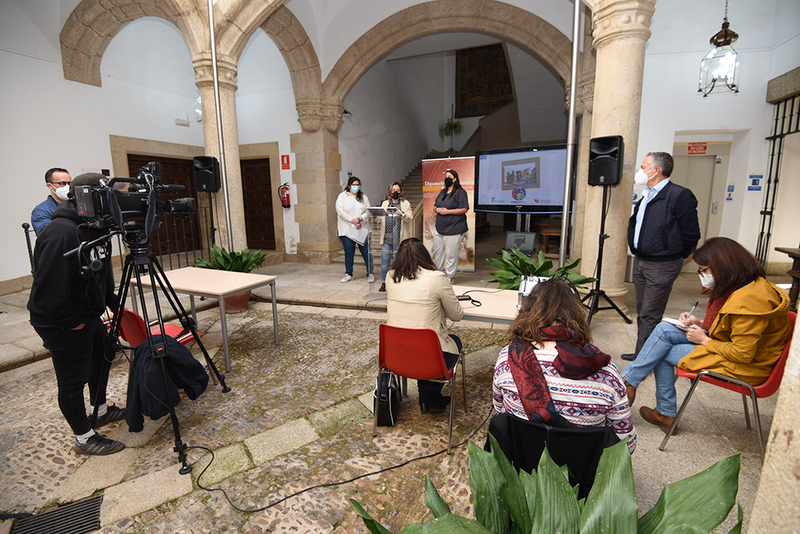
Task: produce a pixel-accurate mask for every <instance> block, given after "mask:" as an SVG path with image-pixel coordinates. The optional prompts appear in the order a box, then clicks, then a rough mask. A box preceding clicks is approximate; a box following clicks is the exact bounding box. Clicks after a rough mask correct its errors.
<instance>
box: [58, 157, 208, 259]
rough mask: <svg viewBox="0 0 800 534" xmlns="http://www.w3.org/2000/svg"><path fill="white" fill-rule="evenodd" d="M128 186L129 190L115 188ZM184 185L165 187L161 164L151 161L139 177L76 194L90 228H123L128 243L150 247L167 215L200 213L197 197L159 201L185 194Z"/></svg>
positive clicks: (85, 188) (83, 188)
mask: <svg viewBox="0 0 800 534" xmlns="http://www.w3.org/2000/svg"><path fill="white" fill-rule="evenodd" d="M119 183H128V184H129V185H128V187H127V191H120V190H118V189H115V188H114V185H115V184H119ZM184 191H186V188H185V187H184V186H182V185H175V184H163V183H162V177H161V163H159V162H157V161H151V162H150V163H148V164H147V165H145V166H144V167H142V168H141V169H140V170H139V174H138V176H137V177H136V178H112V179H111V180H109V181H108V182H105V183H104V182H102V181H101V183H100V185H97V186H89V185H82V186H77V187H75V189H74V191H73V195H74V197H75V203H76V205H77V208H78V213H79V214H80V215H81V216H83V217H86V218H87V219H88V220H89V225H90V226H92V227H94V228H101V229H107V228H108V229H119V230H120V231H121V233H122V238H123V239H124V240H125V242H126V243H128V244H134V245H146V244H147V243H148V242H149V240H150V234H151V233H152V230H153V228H154V227H155V225H156V223H157V222H158V221H159V220H160V219H161V218H162V217H163V216H164V215H172V216H174V217H179V218H180V217H189V215H190V214H192V213H195V212H197V203H196V201H195V199H194V198H191V197H186V198H178V199H174V200H159V199H158V195H159V194H168V193H182V192H184Z"/></svg>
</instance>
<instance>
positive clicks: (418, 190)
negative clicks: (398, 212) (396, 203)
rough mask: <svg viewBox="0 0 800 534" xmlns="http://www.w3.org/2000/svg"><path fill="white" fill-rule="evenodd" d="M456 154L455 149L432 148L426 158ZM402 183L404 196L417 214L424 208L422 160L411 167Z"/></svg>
mask: <svg viewBox="0 0 800 534" xmlns="http://www.w3.org/2000/svg"><path fill="white" fill-rule="evenodd" d="M456 155H458V153H457V152H455V151H452V152H439V151H438V150H431V151H430V152H428V154H427V155H426V156H425V158H424V159H435V158H447V157H454V156H456ZM400 184H401V187H402V188H403V196H404V197H405V198H406V200H408V201H409V202H410V203H411V209H413V210H414V213H415V214H416V213H417V211H418V210H420V209H422V161H420V162H419V163H418V164H417V166H416V167H414V168H413V169H411V172H409V173H408V174H406V176H405V178H403V179H402V180H401V181H400Z"/></svg>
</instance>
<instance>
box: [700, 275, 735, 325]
mask: <svg viewBox="0 0 800 534" xmlns="http://www.w3.org/2000/svg"><path fill="white" fill-rule="evenodd" d="M740 287H743V286H740ZM737 289H739V287H734V288H733V289H731V290H730V291H728V292H727V293H725V294H724V295H722V296H721V297H720V298H718V299H711V300H709V301H708V306H706V316H705V318H704V319H703V330H705V331H706V332H710V331H711V325H713V324H714V321H715V320H716V318H717V315H719V312H720V310H722V307H723V306H724V305H725V303H726V302H728V299H729V298H731V295H733V292H734V291H736V290H737Z"/></svg>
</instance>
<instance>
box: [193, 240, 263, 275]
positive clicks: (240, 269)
mask: <svg viewBox="0 0 800 534" xmlns="http://www.w3.org/2000/svg"><path fill="white" fill-rule="evenodd" d="M266 259H267V255H266V254H264V253H263V252H261V251H260V250H250V249H249V248H246V249H244V250H242V251H241V252H228V251H227V250H225V249H224V248H222V247H219V246H217V245H216V244H214V245H212V246H211V260H204V259H202V258H195V260H194V266H195V267H200V268H202V269H218V270H220V271H235V272H237V273H249V272H250V271H252V270H253V269H255V268H256V267H261V265H262V264H263V263H264V261H265V260H266Z"/></svg>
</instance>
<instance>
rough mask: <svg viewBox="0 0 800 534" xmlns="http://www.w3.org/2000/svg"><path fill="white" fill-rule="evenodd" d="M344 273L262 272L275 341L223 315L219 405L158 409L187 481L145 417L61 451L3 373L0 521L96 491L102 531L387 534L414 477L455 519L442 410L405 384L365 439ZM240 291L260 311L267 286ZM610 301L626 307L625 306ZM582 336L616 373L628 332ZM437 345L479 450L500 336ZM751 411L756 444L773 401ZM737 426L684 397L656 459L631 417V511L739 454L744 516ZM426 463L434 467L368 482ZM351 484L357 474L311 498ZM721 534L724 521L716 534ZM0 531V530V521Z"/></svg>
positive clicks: (604, 328) (692, 280)
mask: <svg viewBox="0 0 800 534" xmlns="http://www.w3.org/2000/svg"><path fill="white" fill-rule="evenodd" d="M360 268H361V271H360V272H359V270H358V269H359V267H358V266H357V269H356V279H355V280H354V281H352V282H350V283H348V284H340V283H339V278H340V277H341V276H342V271H343V268H342V266H340V265H335V264H334V265H330V266H316V265H297V264H286V263H284V264H278V265H273V266H270V267H268V268H264V269H263V270H264V271H265V272H267V273H268V274H275V275H277V276H278V285H277V288H278V289H277V294H278V299H279V301H280V302H282V304H280V305H279V314H278V317H279V332H280V338H281V345H280V346H279V347H275V346H274V344H273V331H272V330H273V326H272V324H273V323H272V313H271V305H270V304H268V303H265V302H257V301H251V303H250V307H249V309H248V310H247V311H246V312H244V313H241V314H235V315H230V316H229V318H228V323H229V335H230V337H229V340H230V345H231V361H232V373H231V374H230V375H228V376H226V381H227V384H228V385H229V386H231V388H232V391H231V392H229V393H222V392H221V391H220V387H219V386H214V385H212V384H211V383H209V387H208V389H207V391H206V392H205V393H204V394H203V395H202V396H201V397H200V398H198V399H197V400H196V401H191V400H188V399H187V398H186V397H185V395H184V396H183V400H182V401H181V403H180V404H179V405H178V406H177V408H176V411H177V417H178V420H179V421H180V432H181V437H182V439H183V442H184V443H186V444H187V445H188V446H189V447H190V450H189V455H188V458H189V463H190V464H192V465H193V466H194V469H193V471H192V473H191V474H190V475H180V474H178V468H179V467H180V466H179V464H178V462H177V455H176V453H174V452H173V450H172V448H173V447H174V445H175V443H174V435H173V430H172V425H171V424H170V422H169V420H168V419H169V418H168V417H167V418H162V419H160V420H157V421H150V420H147V421H146V423H145V428H144V430H143V431H142V432H140V433H130V432H128V429H127V425H126V424H125V423H124V422H121V423H118V424H114V425H109V426H108V427H105V428H104V429H103V433H105V434H107V435H109V436H111V437H113V438H115V439H119V440H122V441H123V442H125V443H126V445H127V448H126V449H125V450H124V451H123V452H121V453H118V454H115V455H112V456H107V457H92V458H86V457H83V456H78V455H76V454H75V453H74V452H73V451H72V449H71V438H70V436H69V434H70V433H69V428H68V427H67V425H66V423H65V422H64V420H63V418H62V417H61V415H60V412H59V410H58V407H57V404H56V399H55V391H56V385H55V377H54V373H53V371H52V367H51V365H50V362H49V360H47V359H46V354H43V355H42V354H39V356H36V357H30V358H29V360H30V361H29V362H26V365H22V366H17V367H16V368H14V366H12V365H6V367H4V368H5V369H7V370H6V371H4V372H2V373H0V513H40V512H42V511H45V510H50V509H53V508H55V507H57V506H59V505H62V504H65V503H69V502H72V501H74V500H77V499H81V498H84V497H87V496H90V495H92V494H96V493H98V492H101V493H102V494H103V496H104V501H103V506H102V510H101V520H102V525H103V526H102V528H101V530H100V532H104V533H117V532H123V533H133V532H148V533H184V532H186V533H188V532H192V533H211V532H214V533H216V532H246V533H257V532H272V531H274V532H309V533H310V532H314V533H326V532H336V533H350V532H366V528H365V527H364V525H363V523H362V521H361V519H360V518H359V517H358V516H357V514H356V513H355V511H354V510H353V508H352V506H351V504H350V502H349V499H350V498H354V499H356V500H358V501H360V502H361V503H362V504H363V506H364V507H365V508H366V509H367V510H368V511H369V512H370V513H371V514H373V516H374V517H376V518H377V519H379V520H380V521H381V522H382V523H383V524H384V525H385V526H387V527H388V528H390V529H391V530H393V531H395V530H399V529H400V528H401V527H402V526H404V525H406V524H407V523H409V522H412V521H415V522H426V521H428V520H430V517H431V516H430V515H429V514H428V513H427V509H426V507H425V506H424V502H423V497H424V488H423V478H424V476H425V475H428V476H430V477H431V479H432V480H433V482H434V484H435V485H436V486H437V488H438V489H439V491H440V493H441V494H442V496H443V497H444V498H445V500H446V501H448V502H449V503H450V504H451V507H452V509H453V510H454V511H455V512H457V513H461V514H465V515H471V514H472V508H471V502H470V491H469V479H468V462H467V452H466V447H463V446H461V447H457V448H455V449H454V452H453V454H452V455H450V456H448V455H446V454H442V451H443V450H444V447H445V446H446V441H447V439H446V437H447V433H446V431H447V421H448V418H447V413H443V414H437V415H427V414H426V415H423V414H420V413H419V409H418V408H417V403H416V391H415V390H416V388H415V387H414V386H413V382H412V383H411V384H410V388H409V393H410V395H411V396H410V398H409V400H408V401H407V402H404V403H403V406H402V408H401V412H400V419H399V423H398V425H397V426H395V427H393V428H383V427H382V428H379V430H378V435H377V437H375V438H373V437H372V427H371V408H372V387H373V384H374V375H375V372H376V365H375V358H376V351H377V343H378V340H377V332H378V324H379V323H380V322H381V321H382V320H385V313H384V312H383V311H382V310H381V308H383V307H384V305H383V303H382V302H381V301H380V297H381V295H378V294H376V293H370V288H369V287H368V285H367V284H366V281H365V277H364V271H363V266H361V267H360ZM485 274H486V273H485V272H484V273H483V274H480V273H477V274H473V275H467V274H463V275H462V274H459V275H458V276H457V280H456V282H457V283H459V284H465V285H474V286H482V285H483V284H480V283H479V282H478V280H480V278H481V276H482V277H484V278H485ZM373 291H374V289H373ZM631 293H632V288H631ZM258 295H259V296H260V297H269V290H268V289H267V290H264V291H263V292H258ZM698 298H700V300H701V306H700V308H701V309H702V308H703V306H704V302H703V300H702V298H701V296H700V295H699V283H698V281H697V277H696V275H682V276H681V278H680V279H679V280H678V282H676V285H675V288H674V290H673V293H672V297H671V299H670V305H669V308H668V310H667V315H668V316H677V315H678V314H679V313H680V312H681V311H685V310H687V309H688V308H689V307H691V305H692V304H693V303H694V301H695V300H697V299H698ZM26 299H27V295H26V294H25V292H21V293H18V294H14V295H6V296H3V297H0V311H2V312H5V313H2V314H0V321H4V322H3V323H2V325H3V327H2V328H0V347H1V348H2V351H3V352H2V353H0V360H2V359H5V360H8V359H13V358H10V357H8V358H7V357H6V356H9V353H10V352H14V349H11V348H9V347H17V348H19V349H20V350H19V351H17V352H21V351H23V350H28V351H29V352H32V353H34V354H36V351H37V350H39V349H38V347H36V343H35V339H38V338H31V337H30V335H29V334H30V332H28V333H27V337H26V333H25V328H24V325H20V324H19V322H18V321H17V322H16V323H15V321H14V320H12V316H14V317H16V318H17V320H18V319H19V317H20V314H22V315H24V312H21V311H20V308H22V309H24V302H25V301H26ZM255 300H263V299H259V298H256V299H255ZM384 302H385V301H384ZM209 304H210V303H209ZM312 304H316V305H312ZM619 304H621V303H619ZM626 304H627V305H628V306H630V305H631V304H632V298H631V297H630V296H629V297H628V299H627V300H626ZM15 309H16V310H15ZM698 313H701V312H698ZM592 327H593V333H594V336H595V343H596V344H597V345H598V346H600V347H601V348H602V349H603V350H605V351H607V352H608V353H610V354H611V355H612V356H613V359H614V362H615V363H616V364H617V365H619V366H620V367H624V365H625V362H623V361H622V360H620V359H619V354H621V353H623V352H629V351H630V350H631V349H632V348H633V343H634V339H635V333H636V328H635V325H628V324H626V323H625V322H624V321H623V320H622V318H621V317H620V316H619V315H617V314H616V313H615V312H612V311H604V312H600V313H598V314H597V315H596V316H595V317H594V319H593V321H592ZM28 328H29V327H28ZM199 329H200V331H202V332H205V333H206V336H205V337H204V338H203V342H204V344H205V346H206V347H207V348H209V352H210V353H211V354H212V357H213V358H214V360H215V362H216V364H217V366H218V367H219V368H222V366H223V361H222V360H223V358H222V354H221V349H220V348H219V347H220V346H221V342H222V339H221V334H220V327H219V313H218V309H217V308H216V307H213V308H210V309H207V310H205V311H201V312H200V314H199ZM454 331H455V332H456V333H457V334H458V335H459V336H461V338H462V340H464V345H465V352H466V354H467V356H466V363H467V370H468V373H469V375H468V385H467V392H468V406H469V411H468V412H467V413H464V411H463V407H462V406H461V403H460V402H458V404H457V405H456V407H457V410H456V421H455V428H454V442H456V443H464V442H465V441H466V440H467V439H468V438H470V437H472V439H473V440H474V441H475V442H476V443H478V444H481V445H482V444H483V442H484V440H485V431H486V430H485V429H486V425H485V422H486V419H487V417H488V416H489V415H490V414H491V412H492V410H491V372H492V366H493V363H494V359H495V358H496V355H497V351H498V350H499V348H500V347H501V346H502V344H503V343H504V341H505V335H506V334H505V327H504V326H502V325H492V324H485V323H459V324H457V325H456V326H455V327H454ZM194 350H195V352H198V351H197V347H195V348H194ZM40 352H41V351H40ZM15 354H16V353H15ZM198 354H199V352H198ZM15 357H16V356H15ZM42 357H44V358H45V359H43V360H40V361H35V360H36V358H42ZM127 376H128V367H127V363H126V362H125V361H124V359H123V357H122V356H120V357H119V358H118V359H117V361H116V363H115V365H114V367H113V368H112V374H111V380H110V383H109V388H108V392H109V393H108V396H109V399H110V401H111V402H116V403H117V404H119V405H123V404H124V403H125V393H126V384H127ZM687 386H688V382H687V381H685V380H680V381H679V382H678V392H679V396H680V397H682V395H683V394H685V392H686V390H687V389H688V387H687ZM459 388H460V386H459ZM653 392H654V383H653V380H652V378H650V379H648V380H646V381H645V382H644V383H643V384H642V385H641V387H640V390H639V395H638V396H637V404H636V406H637V408H638V406H641V405H648V404H649V405H652V403H653V400H654V393H653ZM445 393H447V390H445ZM459 393H460V391H459ZM456 398H460V394H459V395H457V396H456ZM87 403H88V401H87ZM759 404H760V408H761V413H762V419H763V424H764V428H765V435H766V434H767V433H768V430H766V429H769V425H770V423H771V420H772V414H773V412H774V405H775V397H773V398H770V399H765V400H764V401H763V402H761V403H759ZM741 412H742V403H741V400H740V397H738V396H736V395H734V394H732V393H727V392H722V391H716V390H712V389H711V388H702V387H701V388H700V390H699V391H698V393H697V394H696V397H695V400H693V403H692V405H691V406H690V407H689V409H688V411H687V414H686V418H685V419H684V421H685V423H683V424H682V425H681V432H680V434H679V435H678V436H675V437H674V438H672V439H671V441H670V442H669V446H668V448H667V450H666V451H663V452H661V451H658V449H657V447H658V445H659V444H660V442H661V439H662V437H663V434H662V433H661V431H660V430H659V429H658V428H657V427H655V426H651V425H648V424H647V423H646V422H644V421H643V420H642V419H641V418H640V417H639V415H638V412H637V413H635V415H634V424H635V425H636V428H637V430H638V433H639V444H638V447H637V450H636V452H635V453H634V455H633V467H634V476H635V479H636V492H637V497H638V499H639V505H640V513H644V511H646V510H648V509H649V508H650V507H652V506H653V505H654V504H655V502H656V500H657V498H658V495H659V493H660V491H661V489H662V488H663V487H664V485H665V484H668V483H670V482H674V481H676V480H679V479H681V478H684V477H686V476H689V475H691V474H694V473H696V472H698V471H701V470H703V469H705V468H707V467H709V466H710V465H711V464H713V463H714V462H716V461H718V460H720V459H722V458H724V457H726V456H729V455H731V454H736V453H739V452H741V453H742V455H743V457H742V471H741V474H740V491H739V500H740V501H741V503H742V505H743V506H744V509H745V514H746V517H747V514H748V513H749V510H750V509H751V508H752V504H753V500H754V496H755V491H756V489H757V486H758V479H759V475H760V469H761V460H760V457H759V452H758V442H757V441H756V439H757V438H756V437H755V434H754V432H753V431H747V430H746V429H745V423H744V417H743V414H742V413H741ZM208 450H210V451H213V454H214V461H213V462H212V463H211V465H210V467H209V468H208V470H207V471H206V472H205V473H204V474H203V476H202V478H200V479H199V481H198V476H200V474H201V473H202V472H203V467H204V466H206V465H208V459H209V456H210V455H209V452H208ZM431 454H435V456H433V457H430V458H425V459H420V460H416V461H412V462H410V463H408V464H407V465H403V466H402V467H399V468H396V469H393V470H390V471H385V472H382V473H376V472H377V471H379V470H381V469H387V468H390V467H393V466H396V465H399V464H402V463H404V462H407V461H409V460H412V459H414V458H418V457H421V456H426V455H431ZM372 473H374V474H372ZM364 475H368V476H364ZM359 476H363V478H360V479H357V480H355V481H353V482H349V483H345V484H342V485H336V486H329V485H331V484H336V483H339V482H342V481H347V480H349V479H353V478H356V477H359ZM201 485H202V486H205V487H210V488H214V490H213V491H207V490H206V489H203V488H201ZM307 488H311V489H308V490H307V491H305V492H304V493H302V494H300V495H297V496H291V495H292V494H294V493H295V492H297V491H300V490H304V489H307ZM219 490H224V492H225V493H226V494H227V496H228V497H229V498H230V499H231V501H232V503H233V505H231V504H229V503H228V502H227V501H226V499H225V496H224V495H223V492H222V491H219ZM286 497H289V498H287V499H286V500H283V501H282V499H284V498H286ZM234 506H235V507H236V508H239V509H241V510H245V511H239V510H237V509H236V508H235V507H234ZM732 524H733V518H732V517H729V519H728V521H727V522H726V523H725V524H724V528H721V529H719V530H720V532H722V531H724V532H727V531H728V529H729V528H730V527H731V526H732ZM0 525H1V526H0V532H2V527H3V526H5V527H8V525H9V522H6V523H5V524H0Z"/></svg>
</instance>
